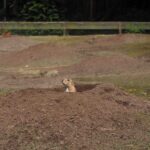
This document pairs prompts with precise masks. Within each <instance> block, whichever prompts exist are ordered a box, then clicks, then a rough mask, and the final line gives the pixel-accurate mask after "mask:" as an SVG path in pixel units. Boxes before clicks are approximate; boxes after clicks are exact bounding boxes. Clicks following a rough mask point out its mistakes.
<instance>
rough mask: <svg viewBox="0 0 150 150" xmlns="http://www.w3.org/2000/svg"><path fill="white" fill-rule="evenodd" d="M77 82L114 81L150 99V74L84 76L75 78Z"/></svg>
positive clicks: (117, 84)
mask: <svg viewBox="0 0 150 150" xmlns="http://www.w3.org/2000/svg"><path fill="white" fill-rule="evenodd" d="M75 81H76V82H79V83H85V84H86V83H88V84H97V83H102V82H103V83H112V84H114V85H116V86H118V87H120V88H123V89H124V90H126V91H127V92H129V93H132V94H135V95H137V96H142V97H145V98H148V99H149V100H150V74H149V73H147V74H146V73H145V74H144V73H143V74H132V75H129V74H122V75H117V74H114V75H103V76H86V77H85V76H84V77H77V78H75Z"/></svg>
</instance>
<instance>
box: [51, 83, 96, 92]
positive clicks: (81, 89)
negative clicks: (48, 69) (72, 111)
mask: <svg viewBox="0 0 150 150" xmlns="http://www.w3.org/2000/svg"><path fill="white" fill-rule="evenodd" d="M96 86H97V84H77V85H76V86H75V87H76V89H77V92H84V91H89V90H92V89H94V88H95V87H96ZM51 90H52V91H55V92H64V91H65V88H64V87H58V88H53V89H51Z"/></svg>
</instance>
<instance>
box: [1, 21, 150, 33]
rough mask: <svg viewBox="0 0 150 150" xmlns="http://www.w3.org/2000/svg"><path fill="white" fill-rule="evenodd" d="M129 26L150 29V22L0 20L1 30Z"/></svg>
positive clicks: (117, 28) (118, 29)
mask: <svg viewBox="0 0 150 150" xmlns="http://www.w3.org/2000/svg"><path fill="white" fill-rule="evenodd" d="M129 28H139V29H142V30H150V22H0V30H34V29H36V30H37V29H38V30H48V29H51V30H62V31H63V34H64V35H65V34H66V31H67V30H117V31H118V33H120V34H121V33H122V31H123V30H126V29H129Z"/></svg>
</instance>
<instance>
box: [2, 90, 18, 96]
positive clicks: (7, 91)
mask: <svg viewBox="0 0 150 150" xmlns="http://www.w3.org/2000/svg"><path fill="white" fill-rule="evenodd" d="M15 91H16V90H15V89H6V88H1V89H0V96H6V95H8V94H10V93H12V92H15Z"/></svg>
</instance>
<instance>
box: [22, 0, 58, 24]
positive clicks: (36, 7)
mask: <svg viewBox="0 0 150 150" xmlns="http://www.w3.org/2000/svg"><path fill="white" fill-rule="evenodd" d="M20 17H21V18H22V20H25V21H58V20H60V14H59V11H58V9H57V7H56V5H55V3H54V2H53V1H51V2H49V3H44V2H37V1H36V0H33V1H30V2H28V3H26V4H25V5H24V7H23V9H22V10H21V15H20Z"/></svg>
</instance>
